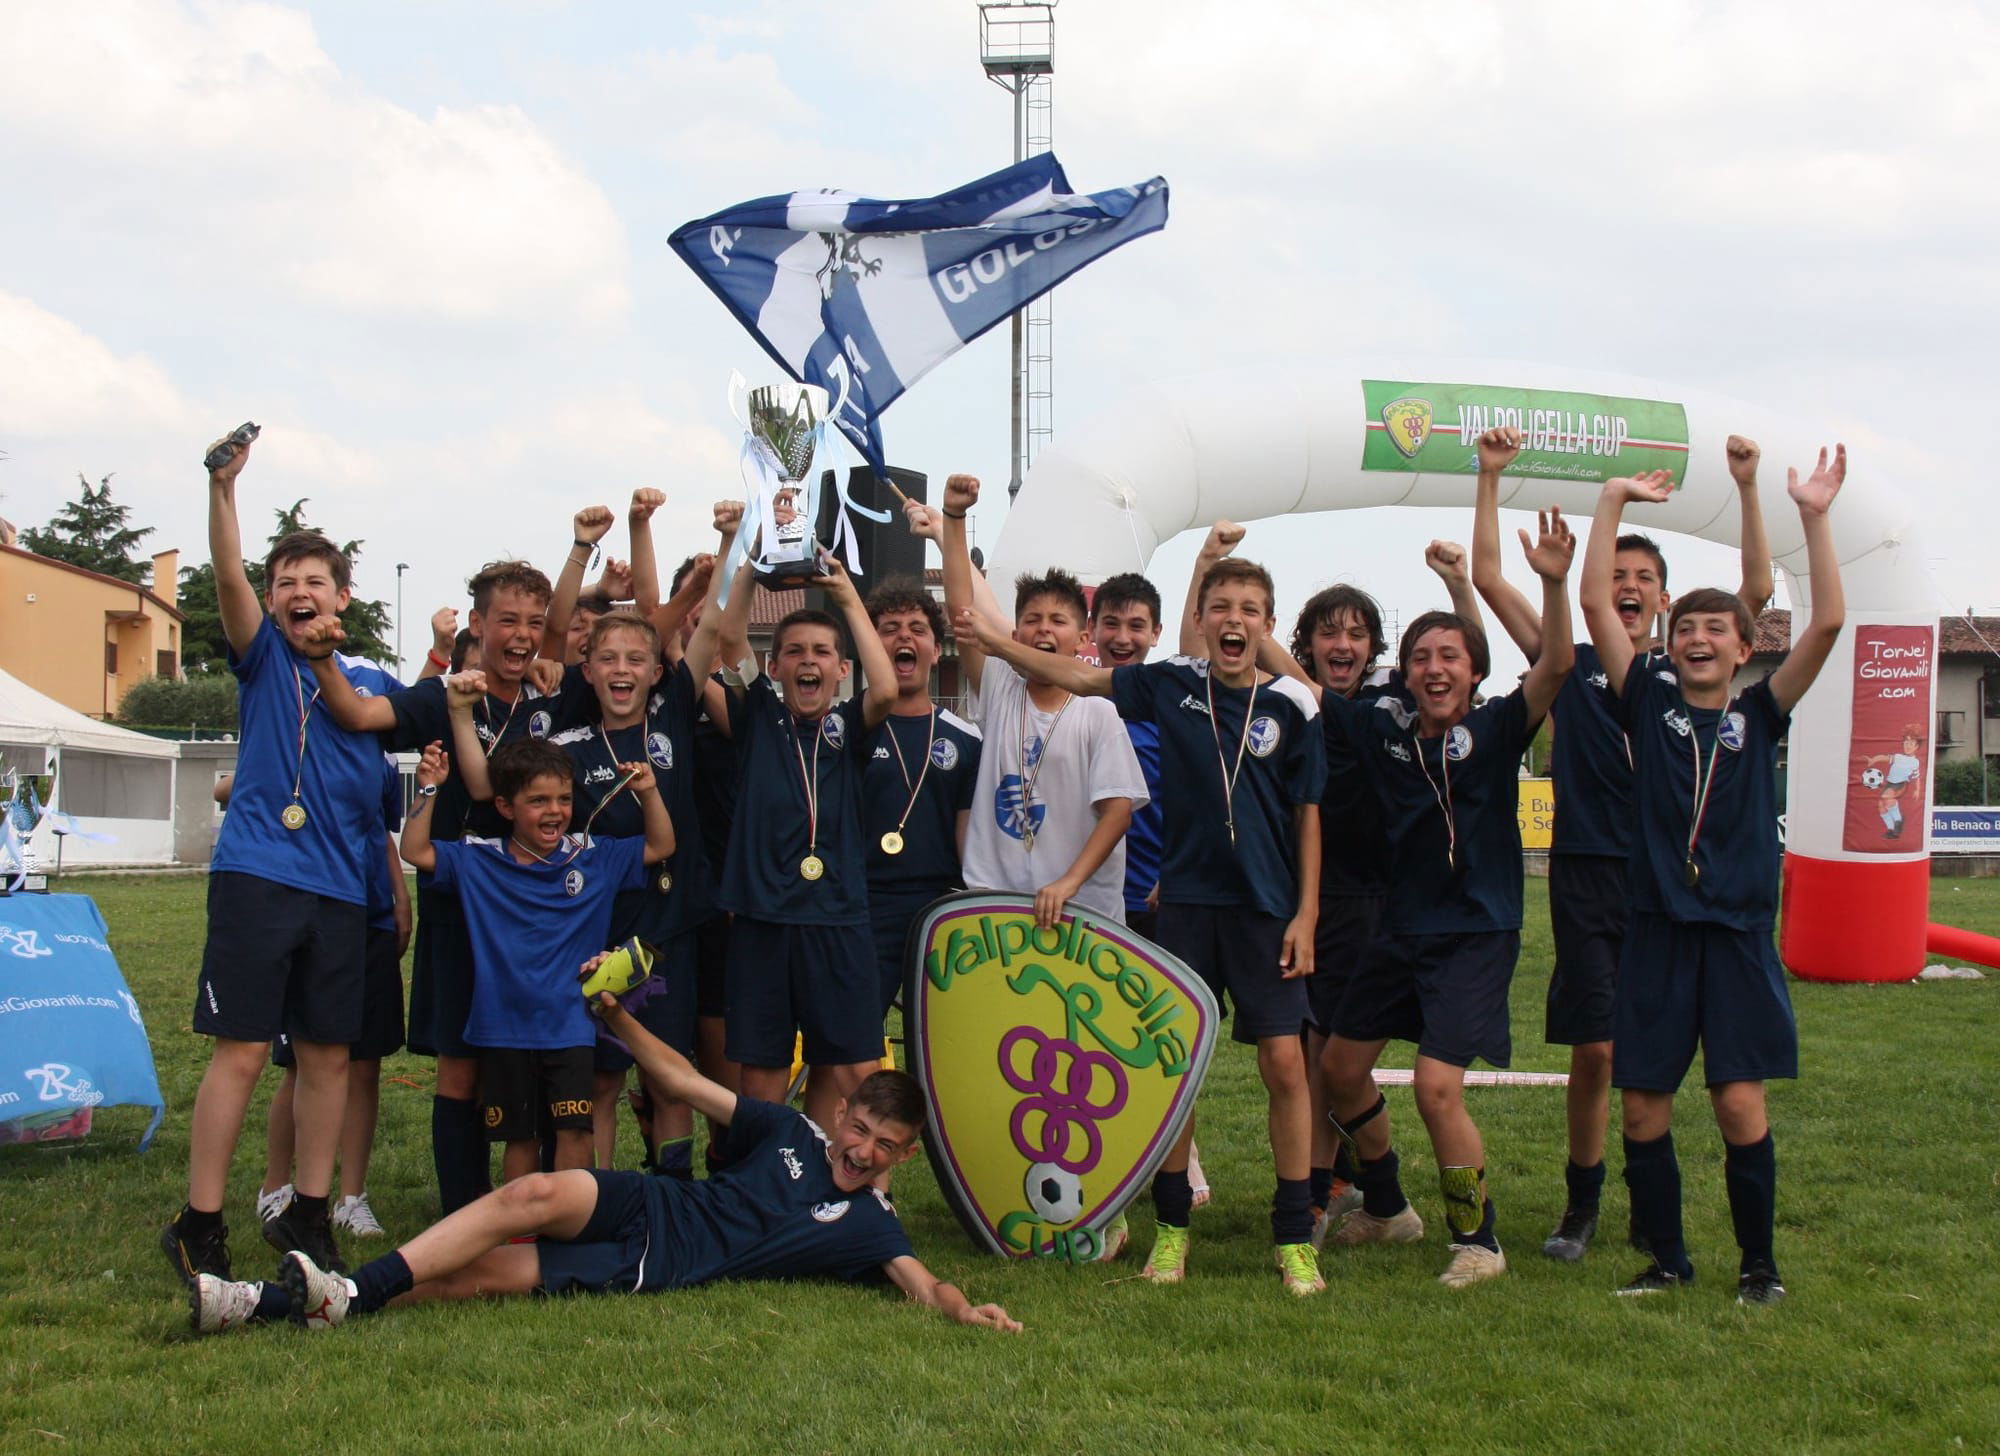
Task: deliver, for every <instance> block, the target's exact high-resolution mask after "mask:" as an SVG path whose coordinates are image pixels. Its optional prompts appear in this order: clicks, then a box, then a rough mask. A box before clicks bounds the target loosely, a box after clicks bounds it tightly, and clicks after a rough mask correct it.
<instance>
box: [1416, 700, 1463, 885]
mask: <svg viewBox="0 0 2000 1456" xmlns="http://www.w3.org/2000/svg"><path fill="white" fill-rule="evenodd" d="M1457 726H1458V725H1457V724H1456V723H1454V724H1453V725H1452V727H1453V728H1455V727H1457ZM1410 746H1411V747H1412V748H1414V749H1416V751H1417V767H1418V768H1419V769H1421V770H1422V771H1423V775H1424V782H1425V783H1427V784H1429V785H1430V786H1431V797H1433V798H1435V799H1436V800H1437V805H1438V811H1439V812H1440V813H1441V814H1443V815H1444V862H1445V866H1446V867H1447V868H1448V869H1450V870H1451V871H1452V872H1453V873H1457V871H1458V816H1457V815H1455V814H1453V813H1452V809H1451V728H1447V729H1445V730H1444V736H1443V737H1441V738H1440V739H1438V763H1439V764H1440V765H1441V766H1442V767H1443V769H1444V792H1443V793H1441V794H1440V793H1439V792H1438V786H1437V780H1436V779H1434V778H1432V777H1431V770H1430V765H1429V764H1427V763H1425V762H1424V742H1423V740H1422V739H1421V738H1419V737H1417V736H1416V734H1414V733H1413V734H1411V735H1410Z"/></svg>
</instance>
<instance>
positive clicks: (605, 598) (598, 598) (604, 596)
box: [576, 591, 618, 617]
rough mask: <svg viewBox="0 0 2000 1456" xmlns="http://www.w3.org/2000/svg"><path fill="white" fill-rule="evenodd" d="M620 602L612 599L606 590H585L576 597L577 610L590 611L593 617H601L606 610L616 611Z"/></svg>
mask: <svg viewBox="0 0 2000 1456" xmlns="http://www.w3.org/2000/svg"><path fill="white" fill-rule="evenodd" d="M617 609H618V604H617V603H616V602H614V601H613V600H611V594H610V593H609V592H604V591H594V592H585V593H584V594H583V595H582V596H580V597H578V598H577V599H576V610H577V611H578V612H588V613H589V614H590V615H591V616H593V617H601V616H603V615H604V614H605V613H606V612H611V611H616V610H617Z"/></svg>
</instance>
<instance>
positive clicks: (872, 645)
mask: <svg viewBox="0 0 2000 1456" xmlns="http://www.w3.org/2000/svg"><path fill="white" fill-rule="evenodd" d="M823 559H824V561H825V563H826V567H827V574H826V576H825V577H824V578H823V580H824V582H825V584H826V594H827V596H828V597H830V598H831V599H832V600H833V602H834V603H835V605H837V606H838V607H839V608H840V615H841V616H842V617H844V618H845V619H846V620H847V635H848V636H850V637H852V638H853V639H854V655H855V656H856V657H858V658H860V659H861V676H862V680H863V682H864V683H865V684H866V686H865V687H863V689H862V697H861V720H862V722H864V723H866V724H867V725H868V726H869V727H870V728H874V727H877V726H878V725H880V723H881V722H882V720H883V719H884V718H887V717H888V716H889V712H890V710H891V709H892V708H894V707H895V706H896V668H895V665H894V664H893V663H891V662H890V661H889V650H888V649H887V648H886V647H884V646H883V645H882V638H881V635H880V634H879V633H877V632H876V630H875V624H874V623H873V622H871V621H869V620H868V608H867V606H866V605H864V604H863V602H862V600H861V593H860V592H858V591H856V590H855V589H854V578H853V577H851V576H849V575H848V574H847V568H846V567H845V566H843V565H841V563H840V558H839V557H837V556H835V555H833V554H832V553H831V552H829V553H827V554H826V556H825V557H824V558H823Z"/></svg>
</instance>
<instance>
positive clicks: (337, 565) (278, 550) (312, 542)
mask: <svg viewBox="0 0 2000 1456" xmlns="http://www.w3.org/2000/svg"><path fill="white" fill-rule="evenodd" d="M294 561H324V562H325V563H326V569H327V570H328V571H329V572H330V573H332V575H333V584H334V586H336V587H337V588H339V589H340V590H341V591H346V590H347V587H348V583H349V582H350V581H352V580H353V578H354V573H353V570H352V568H350V567H349V566H348V564H347V555H346V553H345V552H343V551H342V550H341V549H340V548H339V547H338V546H336V545H334V544H333V542H332V541H330V540H328V539H327V538H326V537H325V536H323V535H321V534H320V533H319V532H318V531H290V532H287V533H286V534H285V535H283V536H280V537H279V538H278V539H277V540H275V541H273V542H272V543H271V554H270V555H268V556H266V557H265V558H264V590H265V591H267V592H268V591H269V590H270V589H271V578H272V577H273V576H275V575H277V571H278V568H279V567H281V566H286V565H289V564H290V563H292V562H294Z"/></svg>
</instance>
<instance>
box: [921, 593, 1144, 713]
mask: <svg viewBox="0 0 2000 1456" xmlns="http://www.w3.org/2000/svg"><path fill="white" fill-rule="evenodd" d="M951 630H952V635H953V636H954V637H955V638H957V639H958V652H959V656H960V657H963V656H964V655H965V652H966V649H967V647H968V646H971V647H977V648H980V649H982V650H983V651H984V652H985V654H986V655H987V656H989V657H997V658H999V659H1000V660H1001V661H1003V662H1006V663H1010V664H1012V665H1013V666H1014V668H1016V669H1017V670H1018V671H1019V672H1020V673H1021V674H1022V676H1024V677H1030V678H1033V679H1034V680H1035V681H1036V682H1045V683H1048V684H1049V685H1050V686H1052V687H1058V688H1062V689H1063V690H1064V691H1065V692H1072V693H1075V694H1077V695H1078V696H1079V697H1086V698H1108V697H1110V696H1111V669H1110V668H1108V667H1097V666H1095V665H1093V664H1091V663H1088V662H1085V661H1084V660H1083V659H1082V658H1081V657H1061V656H1058V655H1057V654H1055V653H1053V652H1043V651H1041V650H1040V649H1039V648H1035V647H1029V646H1027V645H1026V644H1025V643H1021V642H1016V641H1015V640H1014V639H1013V638H1012V637H1011V636H1009V635H1008V634H1007V633H1006V632H1003V631H1002V630H1001V629H1000V628H999V627H998V626H996V625H995V624H994V623H992V622H989V621H988V620H987V619H986V618H985V617H982V616H979V615H978V614H977V613H975V612H974V611H973V610H972V609H971V608H970V607H965V608H961V609H960V610H959V612H958V613H957V615H956V616H955V617H953V619H952V624H951Z"/></svg>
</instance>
